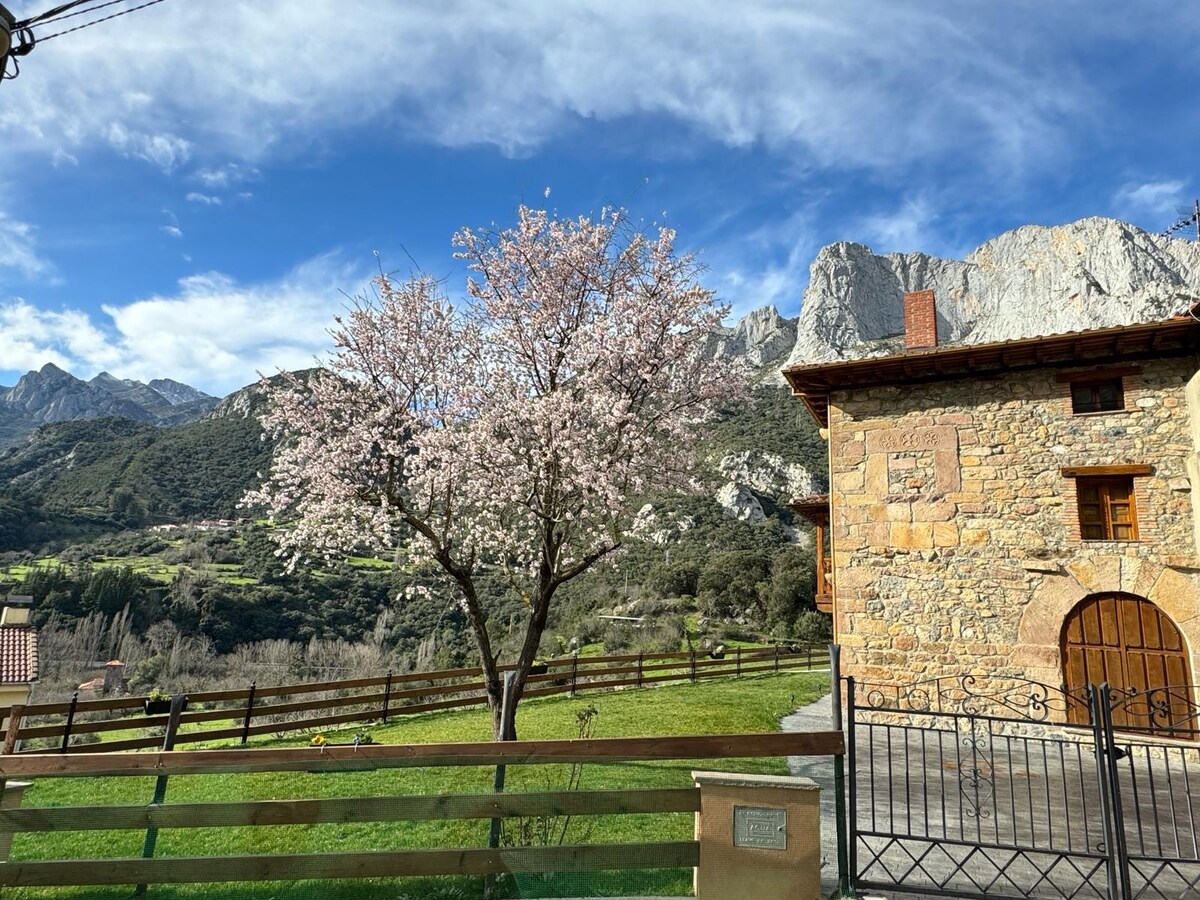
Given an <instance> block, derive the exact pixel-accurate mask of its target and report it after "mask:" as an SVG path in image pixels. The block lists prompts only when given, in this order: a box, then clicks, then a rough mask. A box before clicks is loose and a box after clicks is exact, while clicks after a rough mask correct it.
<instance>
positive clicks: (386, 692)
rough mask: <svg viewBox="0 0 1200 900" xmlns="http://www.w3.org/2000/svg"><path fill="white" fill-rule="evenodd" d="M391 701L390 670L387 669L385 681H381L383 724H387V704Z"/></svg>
mask: <svg viewBox="0 0 1200 900" xmlns="http://www.w3.org/2000/svg"><path fill="white" fill-rule="evenodd" d="M391 702H392V670H391V669H388V673H387V681H385V682H384V683H383V724H384V725H386V724H387V720H388V705H389V704H390V703H391Z"/></svg>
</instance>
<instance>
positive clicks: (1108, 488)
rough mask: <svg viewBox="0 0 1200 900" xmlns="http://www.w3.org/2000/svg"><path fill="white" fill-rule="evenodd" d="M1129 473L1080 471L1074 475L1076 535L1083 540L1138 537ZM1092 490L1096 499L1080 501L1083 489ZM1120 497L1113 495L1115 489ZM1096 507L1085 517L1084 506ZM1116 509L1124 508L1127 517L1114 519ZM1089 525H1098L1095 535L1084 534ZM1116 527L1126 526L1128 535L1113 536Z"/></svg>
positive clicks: (1117, 539) (1131, 476) (1124, 539)
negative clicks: (1080, 473) (1098, 531)
mask: <svg viewBox="0 0 1200 900" xmlns="http://www.w3.org/2000/svg"><path fill="white" fill-rule="evenodd" d="M1133 478H1134V476H1133V475H1080V476H1077V477H1076V478H1075V492H1076V500H1075V502H1076V513H1077V515H1078V516H1079V537H1080V540H1083V541H1110V542H1112V541H1118V542H1121V543H1133V542H1136V541H1138V540H1139V532H1138V516H1137V497H1136V493H1135V491H1134V484H1133ZM1085 488H1094V489H1095V490H1096V502H1095V503H1094V504H1093V503H1086V504H1085V502H1084V497H1083V495H1084V489H1085ZM1114 488H1119V492H1120V493H1123V494H1124V497H1119V498H1118V497H1116V496H1115V494H1116V493H1118V492H1117V491H1114ZM1092 506H1094V507H1096V509H1095V514H1094V515H1091V514H1090V513H1089V514H1088V515H1087V516H1086V517H1085V512H1084V510H1085V508H1089V507H1092ZM1119 509H1125V510H1127V511H1128V516H1127V517H1128V521H1127V522H1122V521H1118V520H1119V518H1120V517H1119V516H1118V515H1115V514H1114V512H1115V511H1116V510H1119ZM1089 528H1099V529H1100V531H1101V533H1100V534H1099V535H1092V536H1090V537H1089V536H1088V529H1089ZM1117 528H1128V529H1129V535H1128V536H1125V537H1117V534H1116V529H1117Z"/></svg>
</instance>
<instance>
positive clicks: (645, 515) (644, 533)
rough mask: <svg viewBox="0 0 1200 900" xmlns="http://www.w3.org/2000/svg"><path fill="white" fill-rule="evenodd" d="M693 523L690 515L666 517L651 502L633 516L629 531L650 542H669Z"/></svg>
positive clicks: (693, 520) (694, 521)
mask: <svg viewBox="0 0 1200 900" xmlns="http://www.w3.org/2000/svg"><path fill="white" fill-rule="evenodd" d="M695 524H696V520H695V519H693V518H692V517H691V516H677V517H675V518H674V519H672V518H668V517H667V515H666V514H665V513H660V512H659V511H658V510H656V509H655V508H654V506H653V504H650V503H647V504H646V505H645V506H643V507H642V508H641V509H639V510H638V513H637V515H636V516H634V518H633V524H632V525H631V526H630V528H629V531H630V533H631V534H633V535H636V536H637V537H639V538H641V539H642V540H643V541H649V542H650V543H652V544H669V543H671V542H672V541H674V540H676V539H678V537H679V535H681V534H683V532H685V531H687V530H689V529H690V528H692V527H694V526H695Z"/></svg>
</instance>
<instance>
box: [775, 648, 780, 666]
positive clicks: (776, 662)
mask: <svg viewBox="0 0 1200 900" xmlns="http://www.w3.org/2000/svg"><path fill="white" fill-rule="evenodd" d="M775 671H776V672H778V671H779V645H778V644H776V645H775Z"/></svg>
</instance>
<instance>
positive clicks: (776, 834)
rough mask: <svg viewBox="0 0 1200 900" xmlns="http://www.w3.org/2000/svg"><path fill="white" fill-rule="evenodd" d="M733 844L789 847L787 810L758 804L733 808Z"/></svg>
mask: <svg viewBox="0 0 1200 900" xmlns="http://www.w3.org/2000/svg"><path fill="white" fill-rule="evenodd" d="M733 846H735V847H760V848H763V849H766V850H786V849H787V810H786V809H764V808H762V807H758V806H735V807H734V808H733Z"/></svg>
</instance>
